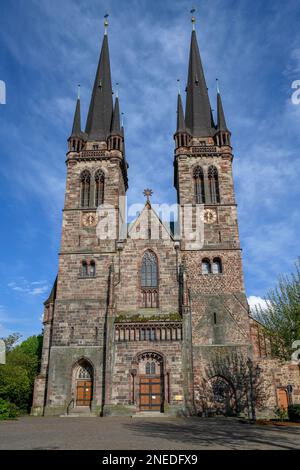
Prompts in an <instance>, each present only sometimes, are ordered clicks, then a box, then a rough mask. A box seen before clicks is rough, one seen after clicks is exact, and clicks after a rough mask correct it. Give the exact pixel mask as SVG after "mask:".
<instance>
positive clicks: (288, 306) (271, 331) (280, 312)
mask: <svg viewBox="0 0 300 470" xmlns="http://www.w3.org/2000/svg"><path fill="white" fill-rule="evenodd" d="M265 301H266V304H267V305H266V307H264V308H262V307H261V306H259V307H256V309H255V316H256V317H257V319H258V320H259V321H260V322H261V323H262V324H263V325H264V327H265V329H266V333H267V334H268V336H269V337H270V341H271V345H272V353H273V354H274V355H275V356H277V357H279V358H281V359H290V358H291V355H292V352H293V349H292V344H293V342H294V341H296V340H300V258H299V259H298V261H297V262H296V264H295V272H293V273H292V274H290V275H289V276H288V275H283V276H281V277H280V278H279V280H278V283H277V286H276V287H275V288H274V289H271V290H270V291H269V292H268V294H267V295H266V297H265Z"/></svg>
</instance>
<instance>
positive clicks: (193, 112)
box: [175, 20, 230, 146]
mask: <svg viewBox="0 0 300 470" xmlns="http://www.w3.org/2000/svg"><path fill="white" fill-rule="evenodd" d="M194 21H195V20H194ZM194 21H193V30H192V36H191V45H190V56H189V67H188V80H187V87H186V108H185V116H184V114H183V106H182V99H181V95H180V92H179V93H178V101H177V130H176V134H182V133H187V134H188V135H189V136H190V137H191V138H204V137H205V138H208V137H212V138H216V137H217V136H218V134H219V133H220V132H222V133H223V132H225V133H227V135H228V137H227V140H226V145H227V144H228V145H229V143H230V142H229V137H230V132H229V130H228V128H227V125H226V120H225V114H224V109H223V104H222V99H221V95H220V92H219V90H218V94H217V115H218V117H217V125H215V122H214V118H213V112H212V109H211V105H210V100H209V95H208V88H207V85H206V80H205V75H204V70H203V65H202V61H201V56H200V52H199V46H198V41H197V36H196V31H195V28H194ZM176 134H175V135H176ZM216 140H217V142H220V143H221V142H223V140H218V139H216ZM224 141H225V140H224ZM180 142H182V141H181V140H180ZM177 146H179V145H178V140H177Z"/></svg>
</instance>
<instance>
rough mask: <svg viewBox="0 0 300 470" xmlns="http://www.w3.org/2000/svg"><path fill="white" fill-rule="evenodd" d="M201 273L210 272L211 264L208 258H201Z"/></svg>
mask: <svg viewBox="0 0 300 470" xmlns="http://www.w3.org/2000/svg"><path fill="white" fill-rule="evenodd" d="M202 274H211V264H210V261H209V259H204V260H202Z"/></svg>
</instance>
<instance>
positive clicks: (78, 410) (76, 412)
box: [61, 406, 97, 418]
mask: <svg viewBox="0 0 300 470" xmlns="http://www.w3.org/2000/svg"><path fill="white" fill-rule="evenodd" d="M61 417H62V418H96V417H97V415H95V414H94V413H93V412H92V411H91V409H90V407H89V406H74V407H73V408H71V409H70V411H69V413H68V414H67V413H65V414H64V415H61Z"/></svg>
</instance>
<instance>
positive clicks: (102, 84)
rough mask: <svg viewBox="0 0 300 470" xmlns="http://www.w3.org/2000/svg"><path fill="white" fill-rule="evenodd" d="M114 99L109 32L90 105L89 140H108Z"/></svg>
mask: <svg viewBox="0 0 300 470" xmlns="http://www.w3.org/2000/svg"><path fill="white" fill-rule="evenodd" d="M112 114H113V99H112V85H111V73H110V62H109V49H108V38H107V34H105V35H104V38H103V43H102V49H101V54H100V59H99V64H98V68H97V72H96V78H95V83H94V88H93V93H92V98H91V103H90V107H89V112H88V117H87V122H86V133H87V134H88V140H100V141H101V140H102V141H103V140H106V139H107V137H108V135H109V133H110V127H111V122H112Z"/></svg>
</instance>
